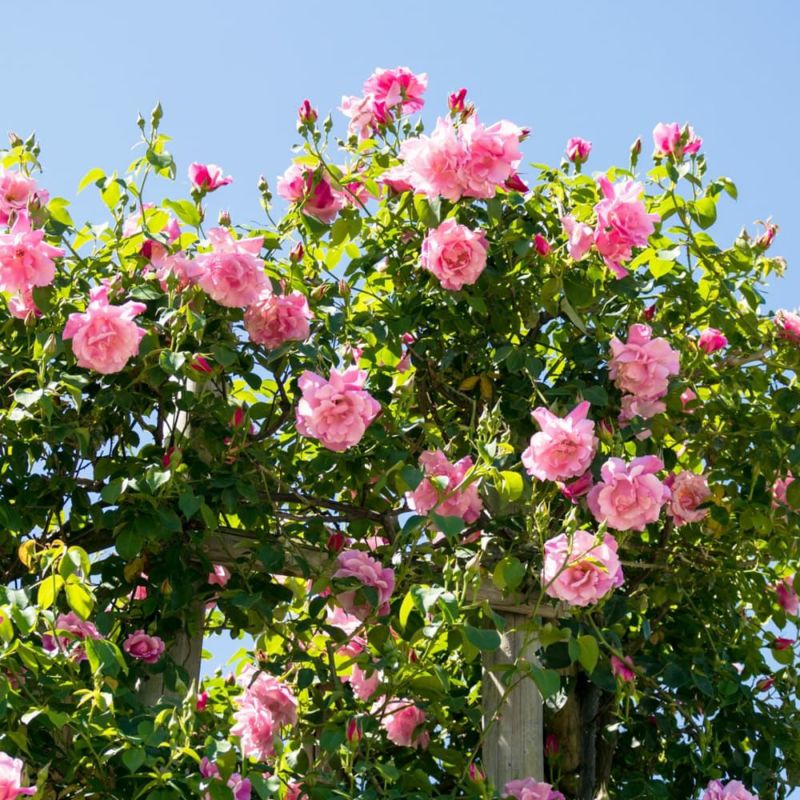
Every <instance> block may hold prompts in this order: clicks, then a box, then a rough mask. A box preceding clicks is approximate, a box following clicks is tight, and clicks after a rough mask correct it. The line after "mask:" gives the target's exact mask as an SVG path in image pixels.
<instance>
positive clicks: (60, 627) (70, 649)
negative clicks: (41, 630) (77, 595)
mask: <svg viewBox="0 0 800 800" xmlns="http://www.w3.org/2000/svg"><path fill="white" fill-rule="evenodd" d="M53 627H54V628H55V630H56V637H55V638H54V637H53V635H52V634H49V633H46V634H44V635H43V636H42V648H43V649H44V650H45V651H47V652H48V653H53V652H55V651H57V650H59V649H60V650H62V651H63V652H65V653H68V655H69V656H70V658H72V659H73V660H74V661H84V660H85V659H86V651H85V650H84V649H83V647H81V645H80V644H78V643H79V642H81V641H83V640H84V639H102V638H103V637H102V636H101V635H100V632H99V631H98V630H97V628H96V627H95V626H94V624H93V623H91V622H87V621H86V620H82V619H81V618H80V617H79V616H78V615H77V614H76V613H75V612H74V611H70V612H69V613H68V614H59V615H58V617H57V618H56V621H55V623H54V624H53ZM59 634H61V635H59ZM63 634H67V635H66V636H64V635H63Z"/></svg>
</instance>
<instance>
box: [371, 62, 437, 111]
mask: <svg viewBox="0 0 800 800" xmlns="http://www.w3.org/2000/svg"><path fill="white" fill-rule="evenodd" d="M427 88H428V76H427V75H426V74H425V73H424V72H422V73H420V74H419V75H415V74H414V73H413V72H412V71H411V70H410V69H409V68H408V67H396V68H395V69H380V68H379V69H376V70H375V72H373V73H372V75H370V76H369V78H367V80H366V82H365V83H364V94H365V95H372V96H373V97H374V98H375V102H376V103H380V104H381V105H383V106H384V107H385V108H387V109H388V108H394V107H395V106H398V105H399V106H400V107H401V113H403V114H411V113H413V112H415V111H419V110H420V109H421V108H422V106H423V105H425V101H424V100H423V99H422V95H423V94H424V93H425V90H426V89H427Z"/></svg>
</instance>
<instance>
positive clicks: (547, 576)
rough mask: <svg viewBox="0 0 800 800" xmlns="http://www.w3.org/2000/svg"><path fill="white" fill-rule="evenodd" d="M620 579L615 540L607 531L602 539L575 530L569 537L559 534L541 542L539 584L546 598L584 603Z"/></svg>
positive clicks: (610, 588)
mask: <svg viewBox="0 0 800 800" xmlns="http://www.w3.org/2000/svg"><path fill="white" fill-rule="evenodd" d="M622 582H623V576H622V566H621V564H620V562H619V558H618V557H617V542H616V540H615V539H614V537H613V536H612V535H611V534H610V533H607V534H605V535H604V536H603V539H602V541H600V540H598V539H597V537H596V536H594V535H592V534H591V533H589V532H588V531H575V533H574V534H573V535H572V537H571V538H570V537H568V536H567V534H565V533H561V534H559V535H558V536H555V537H553V538H552V539H548V540H547V541H546V542H545V544H544V568H543V569H542V585H543V586H544V590H545V593H546V594H548V595H550V597H554V598H556V599H557V600H563V601H564V602H566V603H569V605H572V606H588V605H591V604H592V603H596V602H597V601H598V600H601V599H602V598H603V597H605V596H606V595H607V594H608V593H609V592H610V591H612V590H613V589H616V588H617V587H618V586H622Z"/></svg>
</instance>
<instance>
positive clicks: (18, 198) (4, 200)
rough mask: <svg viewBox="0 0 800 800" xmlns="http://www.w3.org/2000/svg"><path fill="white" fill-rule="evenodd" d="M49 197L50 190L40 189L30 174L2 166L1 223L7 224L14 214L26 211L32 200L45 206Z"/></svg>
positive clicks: (0, 181) (0, 171) (0, 179)
mask: <svg viewBox="0 0 800 800" xmlns="http://www.w3.org/2000/svg"><path fill="white" fill-rule="evenodd" d="M49 199H50V195H49V194H48V192H47V191H46V190H45V189H39V188H38V186H37V185H36V181H35V180H34V179H33V178H31V177H30V176H29V175H25V174H24V173H22V172H15V171H13V170H7V169H5V168H4V167H2V166H0V225H7V224H8V222H9V220H10V219H11V217H12V215H14V214H18V215H19V214H22V213H24V212H26V211H27V209H28V206H29V204H30V203H31V202H35V203H36V204H37V205H39V206H43V205H45V204H46V203H47V201H48V200H49Z"/></svg>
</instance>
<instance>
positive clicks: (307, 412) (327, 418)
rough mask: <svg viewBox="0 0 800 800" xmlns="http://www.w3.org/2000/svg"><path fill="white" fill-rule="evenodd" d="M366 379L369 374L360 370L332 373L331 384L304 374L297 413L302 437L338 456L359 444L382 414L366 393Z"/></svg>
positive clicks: (352, 368)
mask: <svg viewBox="0 0 800 800" xmlns="http://www.w3.org/2000/svg"><path fill="white" fill-rule="evenodd" d="M366 379H367V373H366V372H364V371H362V370H360V369H358V368H357V367H349V368H348V369H346V370H345V371H344V372H339V371H338V370H335V369H332V370H331V373H330V377H329V379H328V380H325V378H323V377H321V376H320V375H317V374H316V373H314V372H309V371H306V372H304V373H303V374H302V375H301V376H300V380H299V381H298V382H297V385H298V387H299V389H300V392H301V394H302V397H301V398H300V402H299V403H298V404H297V410H296V417H297V430H298V432H299V433H300V435H301V436H307V437H310V438H312V439H317V440H319V441H320V442H321V443H322V444H323V445H324V446H325V447H327V448H328V449H329V450H333V451H335V452H342V451H344V450H347V449H348V448H350V447H353V446H354V445H356V444H358V443H359V442H360V441H361V438H362V437H363V436H364V432H365V431H366V429H367V427H369V425H370V423H371V422H372V421H373V420H374V419H375V417H377V416H378V414H379V413H380V410H381V406H380V403H378V401H377V400H375V398H374V397H372V395H370V394H369V392H367V391H366V390H365V389H364V382H365V381H366Z"/></svg>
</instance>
